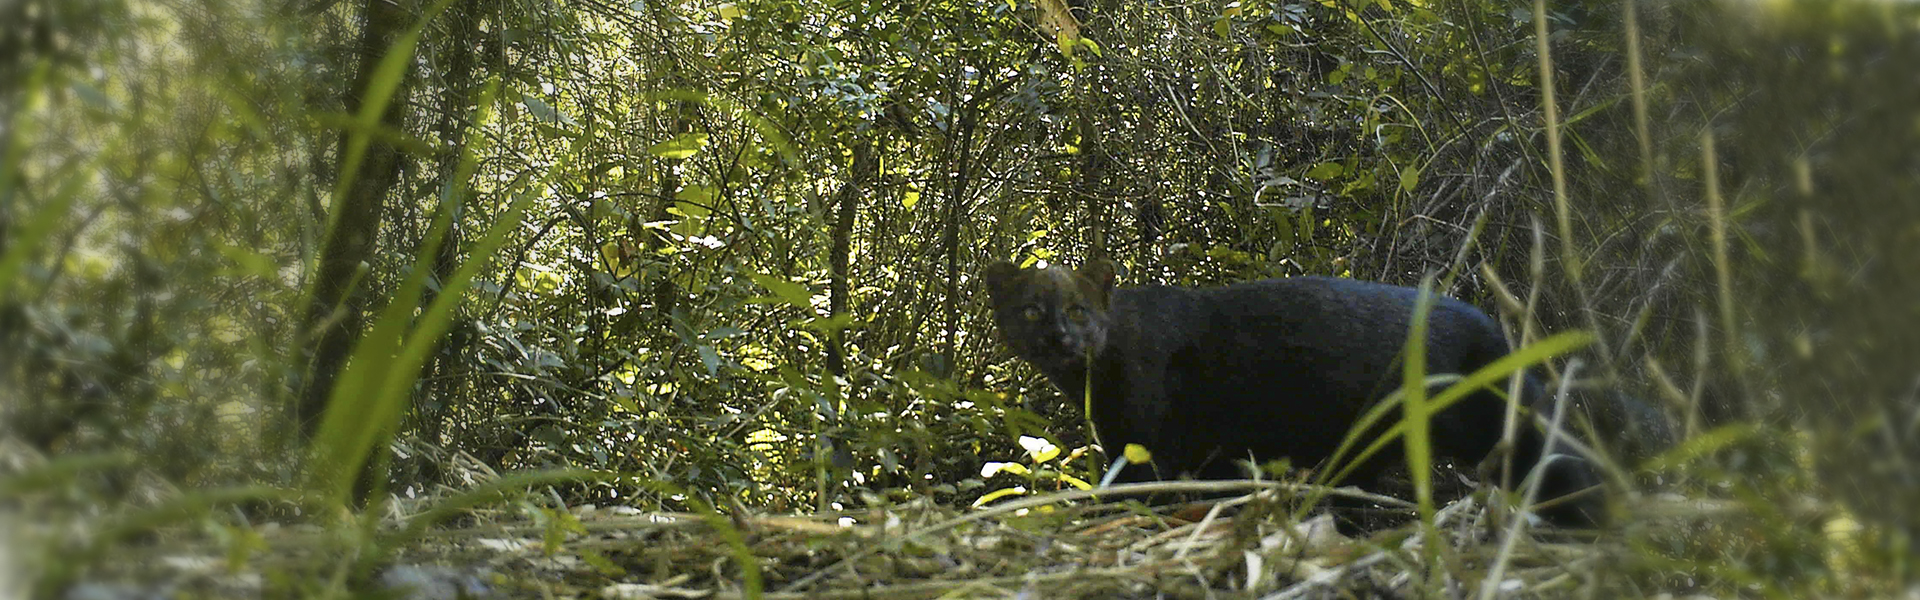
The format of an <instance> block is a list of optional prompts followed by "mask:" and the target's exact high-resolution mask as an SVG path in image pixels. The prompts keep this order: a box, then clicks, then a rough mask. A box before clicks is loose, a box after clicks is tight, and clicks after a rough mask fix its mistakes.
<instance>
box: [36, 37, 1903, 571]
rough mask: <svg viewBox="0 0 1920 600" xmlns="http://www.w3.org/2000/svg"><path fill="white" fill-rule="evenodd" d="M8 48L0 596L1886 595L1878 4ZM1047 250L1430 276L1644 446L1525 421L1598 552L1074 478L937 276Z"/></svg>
mask: <svg viewBox="0 0 1920 600" xmlns="http://www.w3.org/2000/svg"><path fill="white" fill-rule="evenodd" d="M0 23H4V24H0V144H4V146H0V153H3V154H0V157H3V158H0V537H4V538H5V539H0V597H13V596H16V595H17V596H25V597H49V598H61V597H66V598H146V597H154V596H161V597H172V596H188V597H198V596H270V597H308V596H336V597H349V596H363V595H369V594H391V595H396V596H400V597H421V598H453V597H459V596H461V595H463V594H464V595H477V596H481V597H523V596H524V597H534V596H567V597H598V596H607V597H628V598H676V597H684V598H700V597H792V598H813V597H846V598H905V597H928V598H931V597H1086V598H1115V597H1120V598H1131V597H1141V598H1152V597H1156V594H1160V595H1165V596H1166V597H1221V596H1224V597H1259V598H1306V597H1314V598H1318V597H1372V596H1392V597H1412V596H1436V597H1439V596H1444V597H1468V596H1471V597H1480V598H1493V597H1563V596H1578V597H1601V598H1607V597H1653V596H1659V595H1662V594H1668V595H1671V596H1674V597H1678V596H1689V595H1699V596H1705V597H1766V598H1806V597H1847V598H1920V547H1917V545H1920V336H1917V335H1915V334H1916V332H1920V101H1916V100H1920V77H1917V76H1916V65H1920V6H1916V5H1914V4H1912V3H1898V2H1875V1H1868V0H1722V1H1716V2H1675V1H1656V0H1647V1H1637V0H1555V1H1552V2H1541V1H1539V0H1536V1H1535V2H1532V3H1518V2H1508V1H1495V0H1432V1H1420V0H1298V1H1295V0H1272V1H1269V0H1236V1H1232V2H1227V1H1221V2H1212V3H1175V2H1144V3H1142V2H1120V1H1116V0H1075V1H1070V2H1062V1H1061V0H1020V1H1017V2H1016V1H1014V0H1008V1H1006V2H950V1H946V0H936V1H933V2H920V3H913V2H894V1H876V2H840V1H837V0H830V1H821V0H731V1H721V0H684V1H671V2H669V1H665V0H633V1H632V2H603V1H599V0H585V1H579V2H557V1H554V0H519V1H515V2H487V1H484V0H304V1H299V2H270V1H264V0H187V1H184V2H150V1H147V0H17V1H14V2H10V3H4V4H0ZM1092 258H1111V259H1113V260H1115V261H1116V262H1117V263H1118V264H1120V265H1122V267H1123V270H1124V273H1125V274H1124V275H1123V276H1122V281H1123V284H1144V283H1160V284H1172V285H1212V284H1221V283H1228V282H1235V281H1245V280H1250V279H1258V278H1265V277H1285V276H1295V275H1310V274H1311V275H1339V276H1347V277H1354V278H1360V279H1368V280H1376V281H1385V282H1390V283H1397V284H1404V285H1419V284H1420V283H1421V281H1422V280H1423V279H1424V278H1427V277H1433V278H1434V279H1435V281H1437V284H1436V290H1437V291H1438V292H1441V293H1445V294H1448V295H1451V296H1453V297H1456V298H1460V299H1462V300H1465V301H1466V302H1468V303H1471V304H1474V305H1477V306H1480V307H1482V308H1484V309H1486V310H1488V312H1490V313H1492V314H1495V315H1497V316H1498V317H1499V319H1500V320H1501V321H1502V322H1503V323H1504V324H1505V325H1506V328H1507V331H1508V332H1509V336H1510V337H1511V338H1513V340H1514V341H1515V342H1516V345H1517V346H1519V347H1521V348H1523V349H1524V348H1529V347H1537V346H1536V344H1535V343H1536V342H1539V341H1541V340H1546V339H1549V338H1550V337H1551V336H1553V335H1554V334H1559V333H1566V332H1578V333H1582V334H1584V337H1583V339H1591V343H1589V344H1587V345H1585V346H1584V347H1582V348H1580V349H1579V351H1577V352H1572V353H1567V354H1564V355H1560V356H1556V357H1555V358H1554V360H1552V361H1550V362H1548V363H1547V364H1546V365H1545V367H1544V370H1543V372H1544V373H1547V374H1550V375H1552V376H1553V378H1554V380H1555V382H1556V384H1562V383H1563V384H1565V385H1568V386H1572V387H1588V388H1596V389H1608V390H1617V391H1619V392H1621V393H1625V394H1628V395H1631V396H1634V397H1638V398H1642V399H1645V400H1646V401H1647V402H1648V403H1649V404H1650V405H1652V406H1653V407H1654V408H1655V409H1656V410H1657V411H1658V412H1659V413H1660V415H1659V416H1660V417H1662V418H1663V419H1664V420H1666V421H1668V422H1670V423H1671V424H1672V429H1673V431H1674V432H1675V435H1674V437H1675V438H1676V440H1675V443H1673V444H1671V445H1658V446H1651V445H1649V446H1644V447H1643V446H1641V445H1636V444H1634V443H1632V442H1633V439H1632V438H1633V436H1631V435H1626V436H1621V435H1617V434H1618V433H1620V432H1621V431H1620V430H1621V426H1620V425H1619V424H1618V423H1615V422H1611V421H1609V420H1607V419H1606V416H1605V415H1599V416H1594V417H1593V418H1592V419H1590V420H1588V419H1575V420H1576V421H1578V422H1577V423H1572V424H1571V425H1572V426H1573V427H1575V428H1576V429H1590V430H1599V431H1598V434H1599V435H1595V436H1593V437H1595V438H1597V439H1599V440H1603V441H1602V442H1601V443H1596V444H1595V446H1596V447H1595V448H1594V450H1595V451H1596V452H1597V453H1598V454H1599V456H1600V459H1601V460H1602V461H1603V462H1604V463H1605V464H1606V471H1607V475H1608V477H1607V478H1608V480H1609V481H1608V487H1609V489H1610V490H1611V491H1612V492H1613V496H1614V497H1615V498H1616V499H1617V502H1615V504H1616V506H1614V507H1613V511H1612V512H1613V517H1614V518H1613V519H1612V522H1611V523H1610V524H1608V525H1607V526H1605V527H1603V528H1602V529H1600V530H1597V531H1561V530H1552V529H1537V528H1533V527H1529V526H1528V525H1527V521H1526V520H1525V519H1523V518H1517V517H1515V516H1513V515H1512V514H1510V513H1509V511H1508V510H1507V509H1506V507H1507V505H1508V504H1509V503H1508V502H1507V500H1508V498H1507V497H1506V496H1508V495H1509V494H1508V493H1507V492H1504V491H1501V490H1499V489H1487V488H1486V487H1485V486H1475V485H1471V484H1470V481H1471V480H1475V479H1476V469H1475V465H1449V466H1445V467H1444V468H1442V469H1441V470H1440V471H1439V473H1440V474H1439V476H1437V477H1435V478H1434V481H1435V482H1436V485H1437V487H1440V488H1442V491H1443V493H1444V495H1443V498H1442V500H1443V501H1444V505H1443V506H1442V508H1441V509H1440V510H1439V511H1438V514H1437V515H1433V516H1432V517H1431V518H1430V519H1422V518H1417V517H1415V516H1414V514H1415V511H1414V510H1413V509H1412V508H1411V507H1412V506H1413V505H1412V504H1410V502H1411V501H1412V498H1411V496H1408V495H1399V496H1398V497H1379V496H1372V495H1364V497H1363V498H1361V499H1362V500H1365V501H1367V502H1370V503H1372V504H1373V505H1374V507H1375V508H1374V510H1375V512H1377V513H1378V514H1376V515H1373V516H1372V517H1369V518H1370V519H1371V520H1370V521H1368V522H1370V523H1373V524H1374V527H1372V528H1371V529H1370V530H1368V531H1363V532H1357V533H1356V532H1351V531H1346V532H1342V531H1337V530H1336V529H1335V528H1334V527H1333V525H1332V521H1330V520H1329V519H1328V518H1327V516H1326V514H1325V513H1324V511H1323V510H1318V509H1314V508H1313V506H1312V505H1311V504H1307V503H1305V500H1306V499H1309V498H1320V497H1322V496H1323V495H1325V494H1342V495H1345V494H1355V495H1359V494H1361V493H1360V492H1357V491H1354V490H1350V489H1349V490H1338V491H1329V490H1327V489H1325V488H1320V487H1318V486H1312V485H1309V484H1308V483H1307V482H1310V481H1312V479H1311V476H1310V475H1308V474H1307V473H1305V472H1304V471H1302V470H1292V471H1287V470H1278V469H1276V470H1275V471H1274V476H1273V477H1272V478H1269V479H1266V480H1262V481H1257V482H1165V483H1158V484H1138V485H1136V486H1132V487H1127V488H1118V489H1106V490H1089V489H1086V488H1088V487H1089V485H1088V484H1089V483H1091V482H1097V481H1098V479H1099V474H1100V473H1101V472H1102V471H1104V470H1105V469H1106V468H1107V466H1108V465H1107V463H1106V461H1105V460H1104V459H1103V455H1102V454H1101V453H1100V452H1099V451H1098V450H1096V449H1095V448H1094V447H1093V446H1092V444H1093V438H1092V435H1091V432H1090V431H1089V430H1088V427H1087V425H1086V422H1085V419H1084V415H1083V411H1082V406H1081V400H1080V399H1078V398H1072V397H1067V396H1064V395H1062V394H1060V393H1058V392H1057V391H1056V390H1055V389H1054V388H1053V387H1052V386H1051V385H1050V384H1049V383H1048V382H1047V381H1046V380H1045V379H1044V378H1042V377H1041V376H1040V375H1039V373H1038V372H1036V371H1035V370H1034V369H1033V368H1032V367H1030V366H1028V365H1026V364H1024V363H1021V362H1018V361H1016V360H1014V359H1013V357H1012V355H1011V354H1010V353H1009V352H1008V351H1007V349H1006V348H1005V347H1004V346H1003V345H1002V344H1001V343H999V341H998V340H997V339H996V338H995V336H994V333H993V327H992V323H991V319H990V316H989V314H988V311H987V306H986V302H985V293H984V291H982V290H981V283H980V281H979V280H978V277H977V274H978V273H979V272H980V270H981V268H983V267H985V266H986V265H988V264H990V263H992V262H993V261H996V260H1012V261H1015V262H1017V263H1020V264H1022V265H1031V264H1038V263H1042V262H1044V263H1049V264H1052V263H1060V264H1068V265H1078V264H1082V263H1083V262H1084V261H1086V260H1089V259H1092ZM1563 339H1564V338H1563ZM1540 352H1542V353H1544V352H1545V351H1544V350H1541V351H1540ZM1221 426H1222V427H1232V426H1234V424H1221ZM1610 434H1613V435H1610ZM1605 440H1621V441H1619V442H1617V443H1614V442H1607V441H1605ZM1292 466H1294V467H1299V468H1300V469H1312V468H1314V467H1315V466H1316V465H1309V464H1296V465H1292ZM1183 493H1184V494H1186V495H1181V494H1183ZM1196 497H1204V498H1209V499H1211V501H1210V502H1204V503H1182V502H1179V501H1177V500H1188V499H1192V498H1196ZM1170 498H1171V499H1174V500H1169V499H1170Z"/></svg>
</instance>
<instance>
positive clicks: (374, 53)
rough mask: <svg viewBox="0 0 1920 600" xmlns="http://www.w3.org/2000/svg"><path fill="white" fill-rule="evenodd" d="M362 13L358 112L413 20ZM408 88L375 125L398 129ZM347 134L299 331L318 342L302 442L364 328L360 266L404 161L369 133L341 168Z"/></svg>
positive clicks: (349, 100) (300, 411)
mask: <svg viewBox="0 0 1920 600" xmlns="http://www.w3.org/2000/svg"><path fill="white" fill-rule="evenodd" d="M361 14H362V15H363V19H362V22H363V29H362V31H361V37H360V51H359V56H358V61H359V64H358V65H357V67H356V69H355V76H354V81H353V83H352V87H351V88H348V89H347V91H346V94H345V95H344V97H345V99H346V109H347V112H348V113H350V114H357V113H359V112H360V110H361V107H362V106H363V105H365V104H366V101H367V98H366V97H365V94H366V90H367V88H368V87H369V85H370V83H371V82H372V79H373V75H374V70H375V69H376V68H377V67H378V65H379V64H380V60H381V58H383V57H384V56H385V54H386V52H387V51H388V50H389V49H390V48H391V47H392V46H393V43H394V40H395V39H397V38H398V37H399V36H400V34H401V32H403V31H405V30H406V27H407V24H408V23H410V22H411V21H412V15H411V14H409V13H408V12H407V11H406V10H404V9H402V8H401V7H400V6H399V5H398V4H396V3H395V2H393V1H391V0H366V3H365V4H364V8H363V9H362V12H361ZM402 77H403V79H404V78H406V77H407V75H403V76H402ZM407 87H408V86H407V85H406V84H405V83H404V82H403V83H402V85H401V86H400V88H399V89H398V90H396V91H395V92H394V95H395V101H393V102H390V103H389V104H388V105H387V110H386V112H385V113H384V114H382V115H381V116H380V120H379V123H380V127H382V128H387V129H394V130H398V129H400V128H401V127H402V126H403V121H404V119H403V117H404V116H405V113H404V109H403V108H402V107H404V106H406V103H405V102H403V101H401V100H402V99H404V98H405V97H406V94H407ZM352 137H353V132H352V131H344V132H341V134H340V141H339V148H340V151H339V153H338V154H337V155H336V158H335V160H336V164H335V165H334V169H335V172H334V180H335V181H338V178H340V177H353V180H352V182H351V183H350V184H349V186H348V188H347V191H346V193H345V194H343V195H341V196H340V197H338V198H335V199H334V206H333V210H334V212H335V213H336V214H337V216H336V217H334V218H333V227H332V228H331V229H329V230H328V231H327V233H326V236H327V237H326V241H325V242H323V243H322V245H321V249H320V260H319V266H318V268H317V271H316V273H315V275H314V290H313V299H312V303H311V304H309V305H308V306H307V314H306V323H305V331H306V333H307V335H309V336H313V337H312V338H310V339H315V340H317V342H316V343H315V344H313V347H312V349H311V352H312V354H311V355H310V356H311V358H310V360H309V361H308V363H307V364H308V367H307V378H306V381H305V382H304V385H303V386H302V389H301V393H300V395H299V396H298V398H296V399H295V403H296V404H295V406H294V410H293V418H294V420H295V421H296V422H297V423H298V425H299V432H300V437H301V440H303V441H308V440H311V439H312V437H313V434H314V433H315V431H316V430H317V429H318V428H319V426H320V416H321V414H322V413H324V412H325V410H326V407H327V396H328V395H329V394H330V393H331V392H332V391H333V383H334V379H335V377H337V376H339V374H340V370H341V368H342V367H344V366H346V361H347V355H348V353H349V352H351V351H352V349H353V343H354V341H355V340H357V339H359V337H360V332H361V330H362V329H363V328H364V321H365V311H364V310H363V309H364V304H365V300H366V299H365V298H364V296H365V291H366V280H365V277H364V276H363V275H362V274H361V273H359V271H360V265H362V264H372V263H373V262H374V260H373V259H374V252H375V250H376V249H377V248H376V245H375V242H376V241H377V240H378V238H379V232H380V227H381V225H382V221H383V218H382V217H383V214H384V212H385V210H386V200H387V195H388V194H389V193H390V192H392V191H393V188H394V187H395V185H396V184H398V183H399V180H400V169H401V166H402V164H403V161H405V160H406V156H405V155H404V154H402V153H401V151H400V148H399V147H397V146H395V145H394V144H393V143H392V142H391V141H390V138H388V137H386V136H374V138H373V140H372V141H371V142H370V143H368V145H367V150H366V157H365V159H364V162H362V163H361V168H360V169H359V172H358V173H357V174H355V173H345V172H341V171H340V169H343V168H345V167H346V165H345V164H344V162H343V161H341V158H344V157H345V155H346V154H347V146H348V144H349V143H350V142H349V140H350V139H351V138H352Z"/></svg>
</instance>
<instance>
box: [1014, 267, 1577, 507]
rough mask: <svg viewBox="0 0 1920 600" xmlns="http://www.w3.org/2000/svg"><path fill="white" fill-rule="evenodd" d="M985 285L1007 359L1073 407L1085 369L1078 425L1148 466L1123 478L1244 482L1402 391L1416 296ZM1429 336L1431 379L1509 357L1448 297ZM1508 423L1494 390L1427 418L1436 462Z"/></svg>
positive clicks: (1073, 277) (1287, 287)
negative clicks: (1248, 462)
mask: <svg viewBox="0 0 1920 600" xmlns="http://www.w3.org/2000/svg"><path fill="white" fill-rule="evenodd" d="M983 277H984V279H985V282H986V288H987V292H988V294H989V295H990V296H991V299H992V304H993V312H994V318H995V321H996V322H997V324H998V326H999V329H1000V333H1001V337H1002V338H1003V339H1004V340H1006V343H1007V345H1008V346H1010V347H1012V348H1013V351H1014V353H1015V354H1017V355H1019V356H1020V357H1021V358H1022V359H1025V360H1026V361H1027V362H1029V363H1032V364H1033V365H1034V366H1035V367H1038V368H1039V369H1040V371H1041V372H1042V373H1044V374H1046V376H1047V378H1048V379H1050V380H1052V381H1053V382H1054V384H1055V385H1057V386H1059V387H1060V389H1061V390H1062V392H1063V393H1065V394H1067V396H1068V397H1070V398H1075V399H1078V398H1081V397H1083V396H1082V394H1085V393H1087V388H1086V387H1085V386H1086V385H1087V379H1088V374H1089V372H1091V375H1092V390H1091V401H1090V402H1089V404H1088V409H1089V410H1088V413H1089V414H1088V415H1087V416H1088V419H1089V420H1091V421H1092V423H1093V426H1094V434H1095V435H1096V437H1097V438H1098V439H1099V441H1100V443H1101V445H1102V447H1104V448H1106V450H1107V452H1108V453H1109V455H1117V453H1118V452H1119V451H1120V450H1121V449H1122V448H1124V447H1125V446H1126V444H1141V445H1143V446H1145V447H1146V448H1147V449H1148V450H1150V451H1152V452H1153V461H1152V463H1151V464H1149V465H1135V466H1129V467H1127V470H1126V471H1123V472H1122V474H1121V479H1122V480H1123V481H1141V480H1152V479H1159V478H1166V479H1171V478H1175V477H1178V476H1193V477H1198V478H1203V479H1226V478H1237V477H1244V476H1245V475H1244V473H1242V471H1241V468H1240V467H1239V465H1238V463H1239V461H1240V460H1241V459H1245V458H1248V457H1249V456H1251V457H1254V458H1257V459H1259V460H1262V461H1265V460H1273V459H1278V458H1282V457H1287V458H1291V459H1292V460H1293V462H1294V463H1295V464H1299V465H1302V466H1311V465H1313V464H1314V463H1316V462H1319V461H1321V460H1324V459H1326V458H1328V457H1329V456H1330V455H1332V454H1333V453H1334V451H1335V450H1336V449H1337V448H1338V447H1339V445H1340V442H1341V441H1342V440H1343V439H1344V437H1345V436H1346V433H1347V430H1348V429H1349V428H1350V426H1351V425H1352V424H1353V423H1354V422H1355V421H1356V420H1358V419H1359V417H1360V416H1361V415H1362V414H1364V413H1365V411H1366V410H1367V409H1368V408H1369V407H1370V406H1371V404H1372V403H1373V402H1374V401H1375V400H1378V399H1380V398H1382V397H1384V396H1386V395H1388V394H1391V393H1392V392H1393V391H1395V390H1396V389H1398V387H1399V385H1400V383H1401V373H1400V365H1401V364H1402V361H1403V358H1402V356H1401V350H1402V348H1403V347H1404V346H1405V343H1406V339H1407V334H1408V332H1409V330H1410V329H1409V328H1410V327H1411V324H1412V317H1413V309H1414V302H1415V300H1416V296H1417V294H1418V292H1417V290H1415V289H1413V288H1407V287H1401V286H1395V285H1387V284H1381V283H1370V282H1364V281H1357V280H1353V279H1338V278H1330V277H1292V278H1287V279H1268V280H1263V281H1252V282H1246V283H1239V284H1234V285H1228V286H1224V287H1214V288H1181V287H1170V286H1160V285H1149V286H1139V287H1128V288H1120V289H1114V287H1113V284H1114V267H1113V265H1112V264H1111V263H1108V262H1105V261H1095V262H1094V263H1092V264H1091V265H1089V266H1087V267H1085V268H1082V269H1080V270H1078V271H1070V270H1067V269H1066V268H1064V267H1052V268H1047V269H1021V268H1018V267H1016V266H1014V265H1013V264H1011V263H1007V262H997V263H995V264H993V265H991V266H989V267H987V269H986V271H985V272H984V273H983ZM1427 332H1428V339H1427V349H1426V352H1427V356H1426V358H1427V372H1428V373H1430V374H1441V373H1459V374H1466V373H1472V372H1473V371H1475V370H1477V369H1479V368H1480V367H1482V366H1484V365H1486V364H1488V363H1491V362H1493V361H1494V360H1496V359H1499V358H1500V357H1502V356H1505V355H1506V354H1507V353H1508V348H1507V341H1506V338H1504V337H1502V336H1501V334H1500V329H1499V327H1498V326H1497V325H1496V324H1495V323H1494V321H1493V320H1492V319H1491V318H1489V317H1488V316H1487V315H1486V313H1483V312H1481V311H1480V310H1479V309H1477V308H1474V307H1473V306H1471V305H1468V304H1466V303H1463V302H1460V301H1458V300H1454V299H1451V298H1445V297H1437V296H1436V297H1435V302H1434V304H1433V308H1432V310H1431V311H1430V313H1429V317H1428V320H1427ZM1089 357H1091V360H1092V366H1091V370H1090V371H1089V368H1088V363H1087V361H1088V358H1089ZM1526 388H1527V389H1526V390H1525V392H1524V398H1523V402H1524V401H1533V400H1537V399H1540V398H1542V397H1543V396H1544V394H1543V392H1542V391H1541V388H1540V386H1539V384H1538V383H1537V382H1535V381H1533V380H1532V379H1531V378H1529V379H1528V380H1527V381H1526ZM1505 416H1506V404H1505V401H1504V400H1502V399H1501V398H1500V397H1499V396H1498V395H1495V394H1493V393H1489V392H1481V393H1477V394H1475V395H1473V396H1470V397H1468V398H1466V399H1464V400H1462V401H1460V402H1459V403H1456V404H1454V405H1453V406H1451V407H1449V408H1448V409H1447V410H1445V411H1442V412H1441V413H1439V414H1437V415H1435V416H1434V417H1433V421H1432V430H1431V431H1432V443H1433V447H1434V451H1435V453H1436V454H1438V455H1440V456H1444V457H1451V458H1455V459H1459V460H1464V461H1475V462H1477V461H1479V460H1481V459H1482V458H1483V457H1485V456H1486V455H1487V453H1488V452H1490V451H1491V450H1492V449H1493V447H1494V446H1495V445H1496V444H1497V443H1498V442H1499V440H1500V436H1501V431H1502V428H1503V423H1504V419H1505ZM1396 419H1397V414H1396V415H1394V416H1393V417H1389V418H1388V420H1389V421H1393V420H1396ZM1519 432H1520V436H1519V438H1518V440H1517V441H1518V444H1517V446H1518V447H1517V448H1516V449H1515V453H1514V463H1513V464H1514V469H1515V471H1516V473H1519V474H1524V473H1526V470H1528V469H1530V468H1531V467H1532V466H1533V465H1534V464H1535V463H1537V462H1539V460H1540V458H1541V457H1542V456H1543V455H1544V454H1546V453H1544V452H1542V446H1543V445H1544V441H1545V440H1544V436H1543V435H1542V434H1541V433H1540V432H1539V431H1538V430H1537V429H1535V428H1534V427H1531V426H1526V427H1522V428H1520V430H1519ZM1404 456H1405V454H1404V451H1402V450H1399V446H1398V444H1395V445H1393V446H1391V447H1389V448H1388V449H1386V450H1384V451H1382V452H1380V453H1378V454H1376V455H1375V456H1374V458H1373V459H1372V460H1370V461H1368V463H1366V464H1363V465H1362V466H1361V467H1359V468H1358V469H1356V470H1355V471H1354V474H1353V475H1352V476H1351V481H1353V482H1356V483H1360V484H1362V485H1366V484H1367V483H1370V482H1371V481H1372V479H1373V478H1374V477H1375V476H1376V475H1377V474H1378V473H1379V471H1381V470H1382V469H1383V468H1385V467H1387V466H1389V465H1392V464H1395V463H1396V462H1399V461H1402V460H1404V458H1403V457H1404ZM1550 465H1551V467H1550V468H1549V470H1548V471H1547V473H1546V479H1544V480H1543V484H1544V487H1543V495H1542V497H1543V499H1544V498H1553V497H1557V496H1559V495H1564V494H1567V493H1570V492H1573V491H1577V490H1579V489H1583V488H1585V487H1587V486H1588V485H1591V484H1594V483H1597V482H1598V478H1597V476H1596V475H1595V474H1594V473H1593V472H1592V471H1591V467H1590V466H1589V465H1586V464H1584V463H1583V462H1580V461H1567V460H1562V461H1555V462H1553V463H1550ZM1516 477H1517V475H1516ZM1590 497H1591V496H1590ZM1597 511H1598V508H1597V506H1596V503H1594V502H1591V501H1588V502H1578V503H1569V504H1568V505H1566V506H1565V508H1562V509H1559V510H1554V511H1548V512H1546V513H1545V514H1543V516H1545V517H1547V518H1548V519H1549V520H1551V521H1554V522H1556V523H1561V524H1581V523H1588V522H1592V520H1593V518H1594V517H1597V516H1598V513H1597Z"/></svg>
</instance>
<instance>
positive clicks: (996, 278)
mask: <svg viewBox="0 0 1920 600" xmlns="http://www.w3.org/2000/svg"><path fill="white" fill-rule="evenodd" d="M1019 276H1020V267H1017V266H1014V264H1013V263H1010V262H1007V261H1004V260H996V261H993V264H990V265H987V268H986V270H983V271H981V272H980V279H981V281H983V282H985V283H986V284H987V294H988V295H990V296H993V297H995V298H999V297H1002V296H1003V295H1005V291H1006V289H1007V286H1009V285H1012V284H1013V280H1014V278H1016V277H1019Z"/></svg>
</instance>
